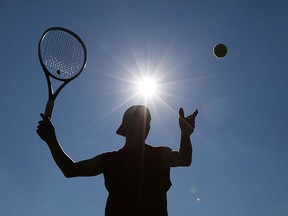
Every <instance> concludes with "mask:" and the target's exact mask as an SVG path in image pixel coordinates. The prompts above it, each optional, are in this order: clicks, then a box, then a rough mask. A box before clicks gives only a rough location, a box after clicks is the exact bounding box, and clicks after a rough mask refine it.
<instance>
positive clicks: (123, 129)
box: [116, 105, 151, 140]
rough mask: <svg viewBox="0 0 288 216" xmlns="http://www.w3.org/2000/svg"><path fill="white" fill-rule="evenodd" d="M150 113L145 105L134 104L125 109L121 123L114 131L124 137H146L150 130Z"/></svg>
mask: <svg viewBox="0 0 288 216" xmlns="http://www.w3.org/2000/svg"><path fill="white" fill-rule="evenodd" d="M150 122H151V114H150V111H149V109H148V108H147V107H145V106H142V105H134V106H132V107H130V108H128V109H127V110H126V112H125V113H124V116H123V120H122V124H121V125H120V127H119V128H118V130H117V131H116V133H117V134H119V135H121V136H124V137H126V138H127V137H132V136H133V137H137V138H140V139H141V138H142V139H144V140H145V139H146V138H147V136H148V133H149V130H150Z"/></svg>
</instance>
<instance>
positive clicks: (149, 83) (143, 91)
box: [136, 78, 157, 97]
mask: <svg viewBox="0 0 288 216" xmlns="http://www.w3.org/2000/svg"><path fill="white" fill-rule="evenodd" d="M136 85H137V90H138V94H140V95H142V96H145V97H152V96H154V95H155V94H156V92H157V84H156V82H155V80H154V79H152V78H142V79H140V80H139V81H138V83H137V84H136Z"/></svg>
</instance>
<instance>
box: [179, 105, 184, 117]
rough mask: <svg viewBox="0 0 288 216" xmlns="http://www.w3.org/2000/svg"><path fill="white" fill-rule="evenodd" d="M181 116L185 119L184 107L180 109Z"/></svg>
mask: <svg viewBox="0 0 288 216" xmlns="http://www.w3.org/2000/svg"><path fill="white" fill-rule="evenodd" d="M179 116H180V117H182V118H184V110H183V108H182V107H181V108H180V109H179Z"/></svg>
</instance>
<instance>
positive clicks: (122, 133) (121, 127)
mask: <svg viewBox="0 0 288 216" xmlns="http://www.w3.org/2000/svg"><path fill="white" fill-rule="evenodd" d="M116 134H118V135H121V136H124V137H126V135H125V127H124V125H123V123H122V124H121V125H120V127H119V128H118V129H117V131H116Z"/></svg>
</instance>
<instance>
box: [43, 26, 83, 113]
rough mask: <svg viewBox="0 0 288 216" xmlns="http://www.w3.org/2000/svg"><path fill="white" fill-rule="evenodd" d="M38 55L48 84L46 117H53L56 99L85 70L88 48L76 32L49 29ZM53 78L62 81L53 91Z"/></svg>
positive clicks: (60, 28)
mask: <svg viewBox="0 0 288 216" xmlns="http://www.w3.org/2000/svg"><path fill="white" fill-rule="evenodd" d="M38 56H39V60H40V63H41V66H42V68H43V70H44V73H45V77H46V80H47V84H48V93H49V95H48V101H47V104H46V108H45V112H44V117H45V118H51V116H52V112H53V107H54V101H55V99H56V97H57V96H58V94H59V93H60V91H61V90H62V89H63V87H64V86H65V85H67V84H68V83H69V82H70V81H72V80H73V79H75V78H76V77H78V76H79V75H80V73H81V72H82V71H83V69H84V67H85V64H86V58H87V50H86V47H85V44H84V42H83V41H82V40H81V38H80V37H79V36H78V35H76V34H75V33H74V32H72V31H70V30H68V29H65V28H62V27H52V28H49V29H47V30H46V31H45V32H44V33H43V34H42V37H41V39H40V41H39V45H38ZM51 78H53V79H56V80H58V81H61V82H62V84H61V85H59V87H58V89H57V90H56V91H55V92H53V88H52V84H51Z"/></svg>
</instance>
